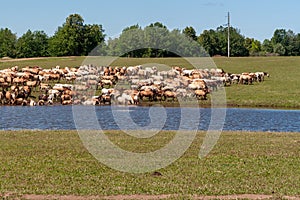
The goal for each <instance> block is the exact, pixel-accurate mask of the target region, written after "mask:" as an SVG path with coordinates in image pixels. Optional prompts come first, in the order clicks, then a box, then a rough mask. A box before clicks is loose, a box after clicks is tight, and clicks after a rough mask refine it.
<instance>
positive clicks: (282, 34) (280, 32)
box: [271, 29, 299, 56]
mask: <svg viewBox="0 0 300 200" xmlns="http://www.w3.org/2000/svg"><path fill="white" fill-rule="evenodd" d="M271 42H272V45H273V50H274V53H278V54H279V55H284V56H294V55H299V49H298V48H297V47H296V43H297V37H296V35H295V34H294V32H293V31H291V30H288V31H287V30H285V29H276V30H275V32H274V34H273V37H272V39H271ZM279 44H280V45H279ZM275 50H276V51H275ZM283 52H284V53H283Z"/></svg>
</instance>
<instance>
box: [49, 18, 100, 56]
mask: <svg viewBox="0 0 300 200" xmlns="http://www.w3.org/2000/svg"><path fill="white" fill-rule="evenodd" d="M103 32H104V30H103V29H102V26H101V25H84V20H83V18H82V17H81V16H80V15H79V14H72V15H70V16H69V17H68V18H67V19H66V22H65V23H64V24H63V26H62V27H59V28H58V30H57V31H56V33H55V34H54V36H53V37H52V38H50V41H49V51H50V53H51V55H53V56H80V55H87V54H88V53H89V52H90V51H91V50H92V49H94V48H95V47H96V46H97V45H98V44H100V43H101V42H103V41H104V37H105V35H104V34H103Z"/></svg>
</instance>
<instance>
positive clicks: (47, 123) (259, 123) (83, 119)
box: [0, 106, 300, 132]
mask: <svg viewBox="0 0 300 200" xmlns="http://www.w3.org/2000/svg"><path fill="white" fill-rule="evenodd" d="M0 110H1V119H0V130H20V129H34V130H36V129H37V130H48V129H51V130H74V129H76V128H89V129H103V130H119V129H122V130H123V129H134V130H137V129H138V130H141V129H142V130H148V129H158V130H160V129H163V130H178V129H182V130H194V129H198V130H207V129H208V128H209V126H210V125H213V126H214V125H216V124H223V123H222V122H223V121H222V119H220V121H221V122H219V123H216V122H213V121H212V122H211V113H212V109H210V108H201V109H196V108H185V109H180V108H162V107H157V108H153V107H152V108H150V107H114V106H113V107H111V106H96V107H92V106H88V107H84V106H76V107H74V108H73V109H72V106H37V107H21V106H18V107H17V106H16V107H15V106H2V107H0ZM217 111H218V110H217ZM73 112H75V113H74V115H73ZM74 116H75V120H76V125H77V127H76V125H75V122H74ZM223 130H232V131H236V130H243V131H272V132H300V110H273V109H244V108H243V109H241V108H228V109H227V110H226V118H225V121H224V127H223Z"/></svg>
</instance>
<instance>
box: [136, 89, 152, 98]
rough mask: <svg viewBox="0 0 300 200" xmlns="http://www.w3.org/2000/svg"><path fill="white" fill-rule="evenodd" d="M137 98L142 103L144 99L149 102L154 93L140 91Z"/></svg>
mask: <svg viewBox="0 0 300 200" xmlns="http://www.w3.org/2000/svg"><path fill="white" fill-rule="evenodd" d="M138 94H139V98H140V99H141V100H142V101H143V99H144V97H148V98H149V101H153V100H154V92H152V90H142V91H140V92H139V93H138Z"/></svg>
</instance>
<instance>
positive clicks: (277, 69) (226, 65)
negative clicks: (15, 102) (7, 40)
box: [0, 57, 300, 109]
mask: <svg viewBox="0 0 300 200" xmlns="http://www.w3.org/2000/svg"><path fill="white" fill-rule="evenodd" d="M104 60H105V62H104V63H107V62H108V60H110V59H109V58H106V59H104ZM190 61H191V62H196V66H199V67H201V68H204V67H206V66H211V65H212V64H214V63H215V64H216V66H217V67H218V68H223V69H224V70H225V71H226V72H231V73H242V72H256V71H265V72H268V73H270V75H271V76H270V77H269V78H266V80H265V81H264V82H263V83H254V84H253V85H232V86H230V87H226V98H227V104H228V106H233V107H239V106H241V107H272V108H274V107H277V108H298V109H299V108H300V100H299V95H300V87H299V85H300V78H299V77H300V57H246V58H224V57H221V58H213V61H214V63H213V62H207V60H206V59H205V60H202V61H203V62H202V61H201V59H200V62H199V59H198V60H197V59H195V58H192V59H190ZM82 63H86V64H87V63H94V64H99V63H100V62H99V60H98V59H95V58H88V59H86V60H85V57H63V58H40V59H37V60H15V61H14V60H10V61H4V60H2V61H0V68H4V67H12V66H15V65H18V66H20V67H24V66H27V65H29V66H35V65H38V66H41V67H45V68H49V67H54V66H56V65H60V66H62V67H65V66H68V67H73V66H79V65H81V64H82ZM109 63H110V62H109ZM144 63H160V64H164V65H168V66H175V65H176V66H182V67H186V68H190V67H191V64H190V63H189V62H187V60H185V59H182V58H152V59H149V58H118V59H116V60H114V61H113V62H112V63H111V65H112V66H130V65H138V64H144ZM201 104H202V105H204V106H207V105H209V104H210V102H209V101H207V102H201Z"/></svg>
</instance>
